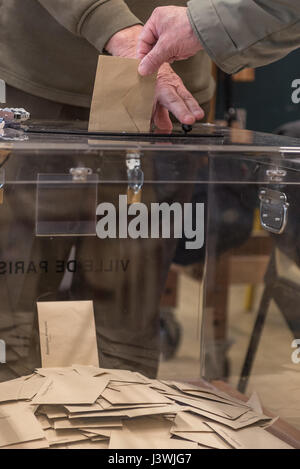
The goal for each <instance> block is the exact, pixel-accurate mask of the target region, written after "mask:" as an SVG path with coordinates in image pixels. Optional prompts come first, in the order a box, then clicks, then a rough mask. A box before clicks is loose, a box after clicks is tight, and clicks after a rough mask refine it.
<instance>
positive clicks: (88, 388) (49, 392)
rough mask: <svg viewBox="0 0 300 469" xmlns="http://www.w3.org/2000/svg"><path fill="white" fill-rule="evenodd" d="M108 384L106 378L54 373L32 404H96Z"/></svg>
mask: <svg viewBox="0 0 300 469" xmlns="http://www.w3.org/2000/svg"><path fill="white" fill-rule="evenodd" d="M106 386H107V380H106V379H105V378H102V377H99V378H92V377H89V376H80V375H78V374H75V373H74V375H66V376H61V375H56V376H55V375H53V376H52V377H51V378H47V380H46V382H45V384H44V385H43V386H42V387H41V389H40V390H39V392H38V393H37V395H36V396H35V397H34V399H33V400H32V404H39V405H46V404H54V405H64V404H65V405H68V404H94V402H96V400H97V398H98V397H99V396H100V394H101V393H102V392H103V390H104V389H105V387H106Z"/></svg>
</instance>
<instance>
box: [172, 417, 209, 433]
mask: <svg viewBox="0 0 300 469" xmlns="http://www.w3.org/2000/svg"><path fill="white" fill-rule="evenodd" d="M171 431H172V432H211V428H210V427H209V426H208V425H207V424H206V423H205V422H203V420H202V419H201V418H199V417H198V416H197V415H193V414H191V413H190V412H179V413H178V414H177V415H176V418H175V420H174V425H173V426H172V429H171Z"/></svg>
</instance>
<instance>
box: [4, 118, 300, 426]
mask: <svg viewBox="0 0 300 469" xmlns="http://www.w3.org/2000/svg"><path fill="white" fill-rule="evenodd" d="M299 170H300V146H299V142H298V141H297V140H292V139H289V138H285V137H279V136H276V135H266V134H257V133H253V132H248V131H238V130H236V129H232V130H230V129H223V128H218V127H215V126H212V125H198V126H196V127H195V128H194V129H193V131H192V132H191V133H189V134H185V133H184V132H183V131H181V130H176V131H174V133H173V134H170V135H163V134H140V135H131V134H127V135H126V134H101V133H93V134H88V133H87V132H86V131H85V130H80V129H75V128H74V126H71V125H70V126H69V127H68V125H67V123H66V124H65V125H58V124H56V123H38V122H37V123H32V124H30V125H29V126H28V127H26V128H24V129H5V130H4V131H3V134H2V136H1V138H0V191H1V197H0V201H1V204H0V381H8V380H11V379H14V378H16V377H18V376H23V375H29V374H31V373H32V372H33V370H34V369H36V368H40V367H45V368H47V367H64V366H71V365H72V364H85V365H97V364H98V365H100V366H101V367H102V368H109V369H115V368H117V369H127V370H133V371H137V372H139V373H142V374H144V375H146V376H148V377H149V378H158V379H160V380H175V381H186V382H193V383H197V382H199V380H200V379H201V378H204V379H205V380H207V381H214V382H215V381H216V380H221V381H225V382H227V383H228V384H230V385H231V386H232V387H233V388H236V389H238V390H239V391H241V392H242V393H247V394H248V395H250V394H251V392H252V391H257V392H258V394H259V395H260V397H261V398H262V401H263V402H264V404H265V405H266V406H267V407H268V408H269V409H270V410H271V411H272V412H274V413H275V414H276V415H280V416H281V417H283V418H284V419H285V420H287V421H288V422H290V423H292V424H293V425H294V426H298V427H300V405H299V404H300V402H299V397H298V396H299V392H298V390H299V385H300V373H299V372H300V257H299V256H300V254H299V253H300V237H299V232H300V205H299V204H300V187H299V181H300V180H299ZM298 202H299V204H298Z"/></svg>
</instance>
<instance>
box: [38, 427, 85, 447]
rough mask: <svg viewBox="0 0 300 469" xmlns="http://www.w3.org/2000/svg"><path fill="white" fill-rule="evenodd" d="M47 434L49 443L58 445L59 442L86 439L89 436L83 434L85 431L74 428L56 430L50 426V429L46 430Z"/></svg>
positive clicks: (62, 443)
mask: <svg viewBox="0 0 300 469" xmlns="http://www.w3.org/2000/svg"><path fill="white" fill-rule="evenodd" d="M44 432H45V436H46V438H47V441H48V443H49V445H51V446H52V445H57V444H61V445H64V444H67V443H72V442H77V441H84V440H87V439H88V437H87V436H85V435H83V433H81V432H79V431H74V430H68V429H67V430H55V429H53V428H50V429H48V430H44Z"/></svg>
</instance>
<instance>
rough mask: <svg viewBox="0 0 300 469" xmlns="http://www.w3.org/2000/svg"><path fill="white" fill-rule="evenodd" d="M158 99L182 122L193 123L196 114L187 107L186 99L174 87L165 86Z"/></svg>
mask: <svg viewBox="0 0 300 469" xmlns="http://www.w3.org/2000/svg"><path fill="white" fill-rule="evenodd" d="M158 101H159V103H160V104H162V105H163V106H164V107H166V108H167V109H168V110H169V111H170V112H172V114H173V115H174V116H175V117H176V118H177V119H178V120H179V122H181V123H182V124H188V125H192V124H194V123H195V120H196V118H195V116H194V114H193V113H192V112H191V111H190V109H189V108H188V107H187V105H186V103H185V102H184V100H183V99H182V98H181V96H179V94H178V93H177V91H176V89H175V88H174V87H168V89H166V88H163V89H162V90H161V91H160V93H159V96H158Z"/></svg>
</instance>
